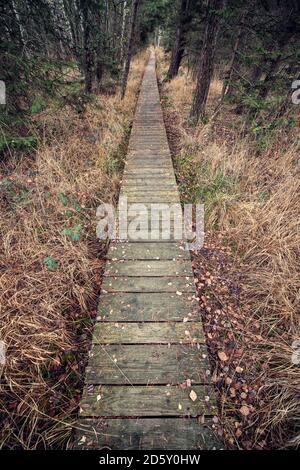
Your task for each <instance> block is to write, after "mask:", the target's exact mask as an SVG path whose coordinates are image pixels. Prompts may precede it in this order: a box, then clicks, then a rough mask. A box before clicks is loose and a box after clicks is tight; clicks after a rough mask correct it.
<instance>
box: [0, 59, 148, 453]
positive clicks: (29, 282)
mask: <svg viewBox="0 0 300 470" xmlns="http://www.w3.org/2000/svg"><path fill="white" fill-rule="evenodd" d="M145 58H146V56H145V54H144V53H143V54H141V55H140V56H138V57H137V58H136V59H135V60H134V62H133V64H132V68H131V73H130V77H129V84H128V89H127V93H126V97H125V99H124V100H123V102H121V101H120V98H119V95H118V94H116V95H98V96H97V98H95V101H94V102H92V103H91V104H90V105H89V106H88V109H87V112H86V114H85V115H84V116H83V117H79V116H78V115H77V114H76V112H75V111H74V110H72V109H71V108H64V109H62V110H57V109H55V110H48V111H47V112H45V113H43V114H41V115H39V116H38V118H37V122H36V124H37V127H38V128H39V129H40V130H41V129H42V135H43V137H42V138H41V140H40V144H39V147H38V150H37V152H36V154H35V155H32V156H30V157H29V156H22V155H20V153H19V154H16V155H15V156H14V155H11V157H10V158H9V159H8V160H7V161H6V162H4V163H2V164H1V182H0V203H1V215H2V217H1V221H0V225H1V228H0V231H1V261H0V289H1V314H0V315H1V316H0V318H1V340H2V341H4V342H5V344H6V347H7V362H6V365H5V367H2V366H1V367H2V370H1V398H0V399H1V405H0V408H1V415H2V416H1V418H2V424H1V437H0V447H2V448H26V449H32V448H49V447H62V446H65V445H66V443H67V441H68V440H69V439H70V435H71V427H70V424H72V420H73V419H74V417H75V416H76V408H77V404H78V399H79V397H80V391H81V386H82V383H81V380H82V368H83V366H84V359H83V358H82V356H80V354H79V353H78V351H80V350H82V351H83V352H84V351H86V348H87V347H88V340H89V332H90V329H91V325H92V319H93V316H94V314H95V311H94V310H95V306H96V301H97V294H98V291H99V286H100V283H101V276H100V274H101V267H102V264H103V261H102V260H101V254H103V253H104V252H105V249H106V246H105V245H104V244H103V243H99V242H97V240H96V231H95V226H96V223H95V209H96V207H97V206H98V205H99V204H100V203H101V201H105V202H110V201H116V195H117V193H118V189H119V181H120V170H121V168H122V163H123V158H124V156H125V155H124V152H125V150H126V140H127V136H128V131H129V129H130V124H131V121H132V118H133V112H134V108H135V102H136V98H137V91H138V87H139V84H140V81H141V78H142V72H143V69H144V65H145ZM83 357H86V354H83Z"/></svg>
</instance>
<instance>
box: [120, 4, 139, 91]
mask: <svg viewBox="0 0 300 470" xmlns="http://www.w3.org/2000/svg"><path fill="white" fill-rule="evenodd" d="M138 6H139V0H133V1H132V11H131V24H130V33H129V39H128V47H127V54H126V61H125V67H124V74H123V81H122V90H121V97H122V99H123V98H124V95H125V92H126V86H127V80H128V74H129V69H130V61H131V56H132V51H133V41H134V30H135V23H136V17H137V10H138Z"/></svg>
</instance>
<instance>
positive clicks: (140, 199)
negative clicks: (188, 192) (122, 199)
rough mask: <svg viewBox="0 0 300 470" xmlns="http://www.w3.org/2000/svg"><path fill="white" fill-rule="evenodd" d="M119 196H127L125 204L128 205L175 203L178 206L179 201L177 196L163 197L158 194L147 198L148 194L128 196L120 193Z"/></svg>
mask: <svg viewBox="0 0 300 470" xmlns="http://www.w3.org/2000/svg"><path fill="white" fill-rule="evenodd" d="M121 196H127V202H128V203H129V204H131V203H143V204H144V203H146V204H148V203H153V202H154V203H158V204H174V203H177V204H179V203H180V200H179V196H178V194H174V195H172V194H170V195H163V194H159V193H157V194H156V193H153V194H152V195H151V196H149V194H144V195H139V194H135V195H130V194H125V193H121Z"/></svg>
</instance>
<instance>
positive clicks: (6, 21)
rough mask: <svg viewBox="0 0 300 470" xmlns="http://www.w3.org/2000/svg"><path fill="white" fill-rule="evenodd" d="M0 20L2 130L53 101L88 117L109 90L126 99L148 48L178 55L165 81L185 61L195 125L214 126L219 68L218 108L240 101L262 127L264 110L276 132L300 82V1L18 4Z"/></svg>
mask: <svg viewBox="0 0 300 470" xmlns="http://www.w3.org/2000/svg"><path fill="white" fill-rule="evenodd" d="M1 18H2V24H1V64H0V66H1V73H0V75H1V79H2V80H4V82H5V84H6V87H7V107H6V108H5V112H4V113H3V117H2V119H3V120H4V122H5V119H6V120H8V121H9V118H10V116H16V115H24V114H25V115H28V114H30V113H34V112H37V111H39V110H40V108H42V107H43V106H45V100H47V99H49V97H55V98H57V99H59V100H60V101H61V102H62V103H65V104H71V105H73V106H75V107H76V109H77V110H78V112H80V111H82V110H83V108H84V103H85V102H86V100H88V99H89V95H90V94H91V93H93V92H96V91H97V90H101V88H102V89H103V87H104V88H105V87H106V88H107V87H112V89H113V87H114V86H115V85H117V84H121V86H122V94H124V91H125V88H126V81H127V76H128V71H129V64H130V60H131V57H132V55H133V53H135V52H136V51H137V50H139V49H141V48H143V47H145V46H146V45H147V44H149V43H150V42H153V43H156V44H158V43H160V45H163V46H164V47H165V48H166V50H167V51H170V52H171V58H170V66H169V70H168V74H167V79H172V78H174V76H176V75H177V74H178V71H179V68H180V64H181V62H182V60H184V61H185V63H187V64H188V67H189V69H190V70H191V74H192V75H193V77H194V78H196V77H197V86H196V88H195V92H194V100H193V105H192V108H191V112H190V118H191V120H193V121H195V122H197V121H198V120H199V119H205V117H206V116H205V103H206V100H207V95H208V90H209V85H210V82H211V80H212V77H213V74H214V70H215V69H217V72H218V74H219V76H220V77H221V78H222V79H223V80H224V86H223V90H222V93H221V96H220V103H219V104H220V105H221V104H222V102H223V100H224V99H225V98H226V99H227V100H232V101H234V102H235V103H236V104H237V112H239V113H245V114H247V115H248V116H249V117H250V118H251V119H253V118H256V120H257V124H258V126H259V125H260V124H261V123H260V119H259V115H260V113H261V112H262V111H264V110H267V112H269V113H271V114H272V118H273V117H274V118H275V119H274V120H273V119H272V120H271V121H268V125H269V126H276V124H277V123H278V122H279V121H278V119H280V118H281V117H282V116H283V115H284V112H285V109H286V107H287V106H289V105H290V102H291V99H290V95H291V93H290V89H291V84H292V82H293V81H294V80H296V79H297V77H298V74H299V2H298V1H297V0H288V1H275V0H274V1H271V0H270V1H268V0H266V1H250V2H248V3H247V5H245V4H244V2H243V1H239V0H230V1H225V0H224V1H223V0H215V1H214V0H211V1H200V0H182V1H180V2H178V1H176V2H174V1H170V0H153V1H152V0H148V1H146V0H136V1H132V2H131V1H117V0H116V1H102V0H99V1H97V0H90V1H84V0H82V1H76V0H65V1H64V0H61V1H44V0H42V1H35V0H31V1H18V0H11V1H8V2H3V3H2V5H1ZM275 91H276V97H274V92H275ZM2 112H3V110H2ZM273 112H274V114H273ZM8 127H9V124H8ZM2 139H3V137H2ZM24 143H26V141H24ZM2 146H3V143H2Z"/></svg>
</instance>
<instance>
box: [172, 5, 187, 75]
mask: <svg viewBox="0 0 300 470" xmlns="http://www.w3.org/2000/svg"><path fill="white" fill-rule="evenodd" d="M189 6H190V0H181V4H180V12H179V15H178V19H177V28H176V37H175V43H174V46H173V49H172V55H171V62H170V67H169V70H168V74H167V79H168V80H171V79H172V78H174V77H175V76H176V75H177V74H178V70H179V67H180V64H181V60H182V56H183V53H184V47H185V36H186V21H187V15H188V11H189Z"/></svg>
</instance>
